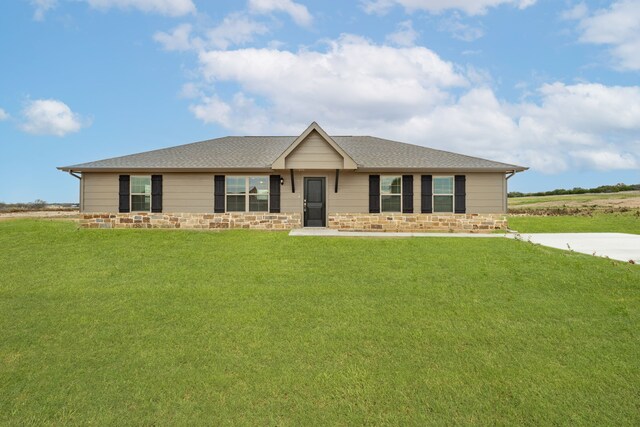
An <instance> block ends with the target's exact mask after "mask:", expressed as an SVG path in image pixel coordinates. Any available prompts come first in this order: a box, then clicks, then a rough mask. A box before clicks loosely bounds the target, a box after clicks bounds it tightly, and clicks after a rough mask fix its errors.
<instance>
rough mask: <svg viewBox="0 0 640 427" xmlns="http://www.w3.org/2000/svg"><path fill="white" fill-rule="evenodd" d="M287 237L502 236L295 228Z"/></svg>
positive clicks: (493, 235)
mask: <svg viewBox="0 0 640 427" xmlns="http://www.w3.org/2000/svg"><path fill="white" fill-rule="evenodd" d="M289 236H322V237H481V238H482V237H503V236H504V235H503V234H488V233H484V234H483V233H405V232H399V233H395V232H391V231H390V232H385V231H343V230H333V229H329V228H312V227H305V228H296V229H293V230H291V231H290V232H289Z"/></svg>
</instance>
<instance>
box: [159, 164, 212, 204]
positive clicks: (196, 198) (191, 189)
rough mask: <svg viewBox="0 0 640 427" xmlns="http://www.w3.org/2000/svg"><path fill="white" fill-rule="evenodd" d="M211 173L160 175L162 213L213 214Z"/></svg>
mask: <svg viewBox="0 0 640 427" xmlns="http://www.w3.org/2000/svg"><path fill="white" fill-rule="evenodd" d="M215 175H216V174H213V173H165V174H162V211H163V212H184V213H208V212H213V179H214V178H213V177H214V176H215Z"/></svg>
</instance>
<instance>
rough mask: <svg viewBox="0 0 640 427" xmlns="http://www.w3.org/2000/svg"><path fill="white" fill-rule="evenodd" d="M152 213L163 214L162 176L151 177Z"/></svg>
mask: <svg viewBox="0 0 640 427" xmlns="http://www.w3.org/2000/svg"><path fill="white" fill-rule="evenodd" d="M151 212H162V175H151Z"/></svg>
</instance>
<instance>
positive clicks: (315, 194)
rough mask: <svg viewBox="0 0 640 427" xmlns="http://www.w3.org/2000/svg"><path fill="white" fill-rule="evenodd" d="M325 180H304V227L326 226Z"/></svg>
mask: <svg viewBox="0 0 640 427" xmlns="http://www.w3.org/2000/svg"><path fill="white" fill-rule="evenodd" d="M324 181H325V180H324V178H305V179H304V200H303V208H304V226H305V227H325V226H326V220H325V216H326V207H325V205H326V203H325V182H324Z"/></svg>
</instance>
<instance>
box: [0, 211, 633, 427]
mask: <svg viewBox="0 0 640 427" xmlns="http://www.w3.org/2000/svg"><path fill="white" fill-rule="evenodd" d="M0 245H1V247H2V248H3V250H2V251H0V267H1V268H0V330H1V331H2V340H0V424H14V425H24V424H82V425H84V424H97V425H103V424H144V425H184V424H207V425H310V424H311V425H352V424H360V425H362V424H391V425H425V424H472V425H473V424H475V425H488V424H491V425H493V424H499V425H507V424H524V425H553V424H555V425H558V424H563V425H567V424H571V425H612V424H615V425H638V424H640V411H639V410H638V409H639V407H640V395H639V394H638V390H639V386H638V385H639V384H640V358H638V354H640V335H639V332H638V331H640V268H638V266H633V265H628V264H624V263H618V262H613V261H609V260H605V259H600V258H594V257H588V256H584V255H580V254H575V253H570V252H563V251H557V250H553V249H548V248H544V247H541V246H534V245H531V244H529V243H526V242H519V241H514V240H508V239H447V238H422V239H348V238H334V239H327V238H290V237H288V236H287V235H286V234H284V233H268V232H249V231H233V232H223V233H209V232H185V231H156V230H151V231H147V230H109V231H101V230H80V231H78V230H76V229H75V225H74V224H73V223H71V222H55V221H34V220H14V221H4V222H1V223H0Z"/></svg>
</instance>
